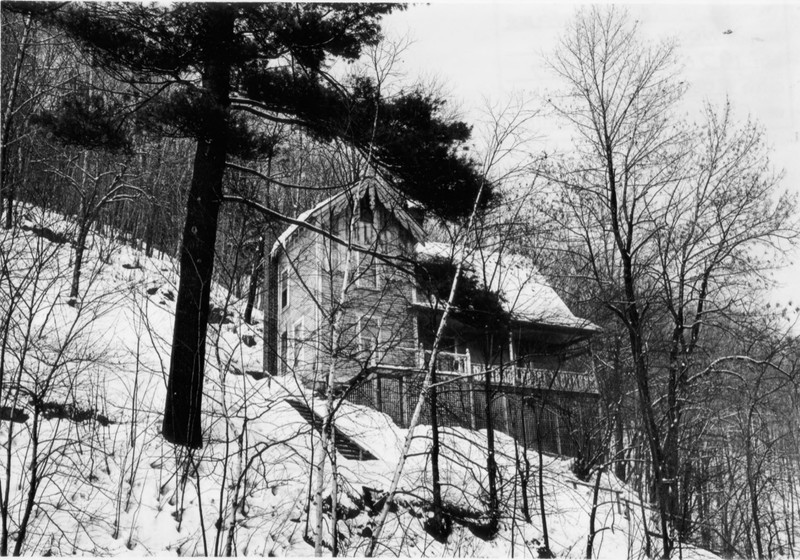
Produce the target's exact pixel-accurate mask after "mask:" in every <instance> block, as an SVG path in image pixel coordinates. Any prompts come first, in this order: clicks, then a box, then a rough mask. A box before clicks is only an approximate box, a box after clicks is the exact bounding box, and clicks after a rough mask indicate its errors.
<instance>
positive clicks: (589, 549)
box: [586, 468, 603, 560]
mask: <svg viewBox="0 0 800 560" xmlns="http://www.w3.org/2000/svg"><path fill="white" fill-rule="evenodd" d="M602 478H603V469H602V468H600V469H597V479H596V480H595V481H594V488H593V489H592V511H591V512H589V536H588V538H587V539H586V560H592V553H593V552H594V536H595V534H596V533H597V531H596V530H595V519H596V518H597V499H598V497H599V495H600V482H601V481H602Z"/></svg>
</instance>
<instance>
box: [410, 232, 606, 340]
mask: <svg viewBox="0 0 800 560" xmlns="http://www.w3.org/2000/svg"><path fill="white" fill-rule="evenodd" d="M414 252H415V254H416V255H417V259H419V260H420V261H423V262H424V261H425V260H430V259H434V258H444V259H451V260H453V261H456V258H457V257H459V256H460V255H461V254H462V251H460V250H458V249H456V248H455V247H453V246H452V245H449V244H446V243H435V242H428V243H417V245H416V247H415V248H414ZM464 267H465V269H466V270H467V273H468V274H469V275H470V276H472V277H473V278H475V279H476V280H478V282H480V283H481V284H482V285H484V286H486V287H488V288H489V289H490V290H492V291H494V292H499V293H500V295H501V296H502V298H503V300H504V301H503V307H504V308H505V309H506V310H507V311H508V312H509V313H511V317H512V319H514V320H517V321H523V322H527V323H538V324H542V325H551V326H557V327H567V328H571V329H581V330H587V331H599V330H600V329H599V327H597V326H596V325H594V324H592V323H591V322H590V321H587V320H586V319H581V318H580V317H576V316H575V315H573V314H572V312H571V311H570V310H569V308H568V307H567V305H566V304H565V303H564V302H563V300H562V299H561V298H560V297H559V296H558V294H557V293H556V292H555V290H553V288H552V287H550V285H549V284H548V283H547V280H546V279H545V278H544V276H542V274H541V273H540V272H539V270H538V269H537V268H536V265H534V264H533V262H532V261H531V260H530V259H529V258H527V257H524V256H522V255H516V254H513V253H502V254H501V253H500V252H496V251H481V250H475V251H470V252H467V253H465V256H464Z"/></svg>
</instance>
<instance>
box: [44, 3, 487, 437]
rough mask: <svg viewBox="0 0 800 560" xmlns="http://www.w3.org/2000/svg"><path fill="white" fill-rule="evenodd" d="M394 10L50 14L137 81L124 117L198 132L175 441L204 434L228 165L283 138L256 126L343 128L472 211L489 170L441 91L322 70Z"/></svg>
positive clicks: (430, 193)
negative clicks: (391, 91) (472, 157)
mask: <svg viewBox="0 0 800 560" xmlns="http://www.w3.org/2000/svg"><path fill="white" fill-rule="evenodd" d="M396 8H397V6H395V5H388V4H330V5H325V4H286V3H281V4H277V3H271V4H255V3H236V4H228V3H185V4H169V5H162V4H158V5H154V4H139V3H85V4H84V3H67V4H65V5H64V6H63V8H62V9H60V10H58V11H57V12H55V13H54V14H48V15H46V16H44V17H45V18H46V21H47V22H48V23H50V24H52V25H55V26H57V27H59V28H60V29H62V30H63V31H65V32H66V34H67V35H68V36H70V37H72V38H73V39H74V40H75V41H76V42H77V43H78V44H79V46H80V47H81V48H82V50H84V51H85V52H86V53H87V54H89V56H90V58H91V60H92V61H93V63H94V64H95V65H96V66H98V67H100V68H102V69H105V70H106V71H108V72H109V73H111V74H112V75H113V76H115V77H116V78H117V79H119V80H122V81H124V82H126V83H127V84H128V85H132V86H134V87H135V88H136V89H137V91H138V94H137V95H133V96H131V98H130V99H129V100H128V103H129V111H128V112H127V113H126V115H135V116H136V118H137V119H138V120H139V121H140V122H141V123H142V124H143V125H144V126H145V127H146V128H148V129H149V130H150V131H151V132H153V133H155V134H159V135H169V136H183V137H190V138H194V139H195V140H196V142H197V145H196V151H195V155H194V166H193V174H192V179H191V185H190V188H189V196H188V202H187V212H186V221H185V224H184V231H183V240H182V246H181V252H180V281H179V286H178V296H177V302H176V316H175V330H174V336H173V347H172V358H171V363H170V372H169V382H168V394H167V402H166V409H165V415H164V423H163V434H164V437H165V438H166V439H167V440H168V441H171V442H173V443H176V444H180V445H184V446H188V447H200V446H201V445H202V432H201V417H200V411H201V401H202V394H203V375H204V363H205V339H206V328H207V327H206V323H207V319H208V313H209V296H210V287H211V280H212V273H213V265H214V245H215V241H216V235H217V221H218V216H219V211H220V205H221V203H222V202H223V199H224V192H223V188H222V185H223V175H224V173H225V169H226V163H228V162H230V161H231V160H232V159H254V158H258V157H260V156H261V155H262V154H265V153H267V152H269V151H270V150H272V149H274V139H272V138H270V137H268V136H266V137H265V136H263V135H260V134H259V123H263V122H282V123H287V124H290V125H293V126H297V127H299V128H301V129H303V130H304V131H306V132H307V133H309V134H311V135H313V136H314V137H316V138H318V139H323V140H333V139H343V140H345V141H347V142H349V143H351V144H352V145H354V146H356V147H357V148H359V149H361V150H363V151H365V152H366V151H369V152H370V154H371V156H372V161H373V162H374V165H375V167H376V169H377V171H378V172H379V173H380V174H381V175H382V176H383V177H384V178H385V179H386V180H387V181H388V182H389V183H390V184H392V185H394V186H395V187H396V188H398V190H400V191H401V192H403V193H405V194H406V195H408V196H411V197H413V198H415V199H417V200H419V201H420V202H422V203H423V204H425V205H426V206H428V207H429V208H430V209H431V210H433V211H437V212H439V213H440V214H441V215H443V216H444V217H456V216H458V215H465V214H467V213H469V211H470V210H471V201H472V200H473V199H474V196H475V193H477V192H478V189H479V186H480V183H481V180H480V179H481V178H480V177H479V174H478V173H477V172H476V171H475V168H474V166H473V165H472V163H471V162H470V161H469V160H468V159H466V158H465V157H464V156H463V155H462V154H463V152H457V151H456V149H455V148H456V147H457V145H458V144H459V143H461V142H463V141H465V140H466V139H467V138H468V137H469V133H470V129H469V127H468V126H467V125H466V124H464V123H462V122H451V121H447V120H444V119H443V118H441V117H440V113H441V111H440V109H441V105H442V102H441V100H439V99H438V98H436V97H435V96H432V95H428V94H426V93H424V92H421V91H412V92H410V93H406V94H404V95H400V96H397V97H394V98H392V99H391V100H385V99H381V98H380V96H379V95H378V93H377V88H376V87H375V85H374V84H373V83H372V82H370V81H369V80H366V79H358V80H353V81H351V82H349V83H347V84H340V83H337V82H335V81H334V80H333V79H332V78H331V77H330V75H329V73H328V72H327V71H326V70H327V69H328V68H329V64H330V62H331V61H332V60H334V59H343V60H354V59H356V58H357V57H358V56H359V54H360V51H361V48H362V47H363V46H365V45H369V44H374V43H375V42H377V41H378V40H379V38H380V25H379V24H380V18H381V16H383V15H385V14H387V13H389V12H390V11H392V10H393V9H396ZM454 195H457V196H454ZM489 198H490V197H488V196H487V197H484V199H485V200H487V201H488V200H489ZM459 201H466V202H464V203H461V204H460V203H459Z"/></svg>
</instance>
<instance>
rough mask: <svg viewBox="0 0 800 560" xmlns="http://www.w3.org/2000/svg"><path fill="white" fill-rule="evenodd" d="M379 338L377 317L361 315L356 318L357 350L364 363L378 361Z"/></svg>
mask: <svg viewBox="0 0 800 560" xmlns="http://www.w3.org/2000/svg"><path fill="white" fill-rule="evenodd" d="M380 338H381V326H380V323H379V322H378V319H377V318H375V317H365V316H361V317H360V318H359V319H358V350H359V354H360V355H361V360H363V361H364V362H365V363H368V364H369V365H375V364H377V363H378V362H379V361H380V360H379V354H380V352H379V348H380Z"/></svg>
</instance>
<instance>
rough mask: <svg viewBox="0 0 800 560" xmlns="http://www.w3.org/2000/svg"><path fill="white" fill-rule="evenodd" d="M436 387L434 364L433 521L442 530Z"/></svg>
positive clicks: (432, 381) (432, 386)
mask: <svg viewBox="0 0 800 560" xmlns="http://www.w3.org/2000/svg"><path fill="white" fill-rule="evenodd" d="M437 389H438V388H437V387H436V364H434V365H433V369H432V371H431V391H430V395H429V396H430V408H431V436H432V438H433V443H432V445H431V478H432V489H433V521H434V523H435V525H436V529H437V530H438V529H440V528H443V527H444V525H443V519H442V483H441V478H440V476H439V411H438V410H437V409H438V406H439V403H438V397H439V395H438V391H437Z"/></svg>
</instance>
